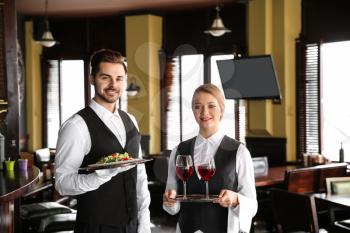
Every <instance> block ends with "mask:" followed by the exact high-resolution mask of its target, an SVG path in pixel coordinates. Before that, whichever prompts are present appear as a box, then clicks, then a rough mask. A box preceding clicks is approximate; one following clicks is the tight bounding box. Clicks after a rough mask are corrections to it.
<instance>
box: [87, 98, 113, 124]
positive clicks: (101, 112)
mask: <svg viewBox="0 0 350 233" xmlns="http://www.w3.org/2000/svg"><path fill="white" fill-rule="evenodd" d="M89 106H90V108H92V110H94V111H95V112H96V114H97V115H98V117H99V118H101V119H102V120H105V119H110V118H111V117H113V116H116V117H120V116H119V112H118V108H117V107H116V108H115V110H114V112H113V113H112V112H110V111H108V110H107V109H106V108H105V107H103V106H102V105H101V104H99V103H97V102H96V101H95V100H94V99H92V100H91V102H90V105H89Z"/></svg>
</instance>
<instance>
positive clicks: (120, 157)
mask: <svg viewBox="0 0 350 233" xmlns="http://www.w3.org/2000/svg"><path fill="white" fill-rule="evenodd" d="M130 159H132V157H131V156H129V154H128V153H127V152H125V153H123V154H120V153H113V154H110V155H108V156H106V157H103V158H102V159H100V160H99V161H98V162H97V164H104V163H113V162H119V161H125V160H130Z"/></svg>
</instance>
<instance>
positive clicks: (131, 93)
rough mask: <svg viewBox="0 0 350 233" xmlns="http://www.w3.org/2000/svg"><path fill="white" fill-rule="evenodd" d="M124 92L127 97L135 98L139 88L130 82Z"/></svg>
mask: <svg viewBox="0 0 350 233" xmlns="http://www.w3.org/2000/svg"><path fill="white" fill-rule="evenodd" d="M126 91H127V92H128V96H135V95H137V93H139V91H140V87H139V86H138V85H137V84H135V83H134V82H130V84H129V85H128V87H127V88H126Z"/></svg>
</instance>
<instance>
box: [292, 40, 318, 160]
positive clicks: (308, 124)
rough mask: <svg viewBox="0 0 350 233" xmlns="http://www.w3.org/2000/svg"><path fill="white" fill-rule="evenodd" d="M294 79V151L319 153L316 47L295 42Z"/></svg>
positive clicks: (311, 44) (314, 44) (313, 44)
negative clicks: (295, 105)
mask: <svg viewBox="0 0 350 233" xmlns="http://www.w3.org/2000/svg"><path fill="white" fill-rule="evenodd" d="M297 47H298V52H299V55H298V58H299V59H300V60H299V62H298V63H297V64H298V67H297V69H298V71H299V72H298V73H299V75H298V77H297V126H298V127H297V152H298V156H299V158H301V156H302V155H303V153H309V154H312V153H320V151H321V138H320V135H321V134H320V56H319V51H320V46H319V44H318V43H305V42H299V44H298V45H297Z"/></svg>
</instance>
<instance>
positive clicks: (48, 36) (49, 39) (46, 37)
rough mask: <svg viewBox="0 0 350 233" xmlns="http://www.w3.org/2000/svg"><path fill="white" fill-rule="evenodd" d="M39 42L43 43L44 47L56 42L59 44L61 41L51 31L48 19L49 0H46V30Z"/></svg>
mask: <svg viewBox="0 0 350 233" xmlns="http://www.w3.org/2000/svg"><path fill="white" fill-rule="evenodd" d="M37 43H39V44H41V45H42V46H44V47H52V46H54V45H55V44H59V42H58V41H56V40H55V39H54V38H53V36H52V33H51V31H50V25H49V20H48V0H45V31H44V33H43V35H42V36H41V40H38V41H37Z"/></svg>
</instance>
